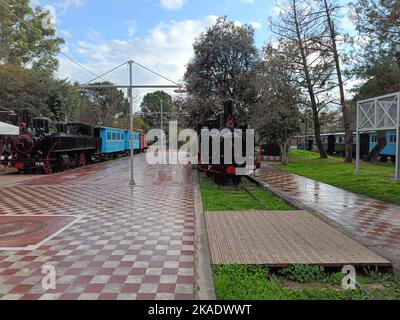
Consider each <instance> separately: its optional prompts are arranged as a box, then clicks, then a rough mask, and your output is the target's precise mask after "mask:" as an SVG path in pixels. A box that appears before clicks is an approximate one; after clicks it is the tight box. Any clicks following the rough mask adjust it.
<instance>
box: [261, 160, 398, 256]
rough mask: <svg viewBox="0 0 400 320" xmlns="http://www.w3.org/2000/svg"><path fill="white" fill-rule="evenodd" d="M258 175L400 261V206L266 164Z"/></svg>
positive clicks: (263, 180) (262, 179)
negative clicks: (278, 169)
mask: <svg viewBox="0 0 400 320" xmlns="http://www.w3.org/2000/svg"><path fill="white" fill-rule="evenodd" d="M257 176H258V178H257V179H259V180H261V181H262V182H266V183H267V184H269V185H271V186H273V187H275V188H277V189H279V190H281V191H283V192H285V193H286V194H287V195H288V196H290V197H292V198H293V199H295V200H297V201H299V202H301V203H303V204H305V205H307V206H308V207H311V208H313V209H314V210H316V211H317V212H319V213H320V214H322V215H324V216H326V217H327V218H329V219H331V220H333V221H334V222H336V223H338V224H339V225H341V226H343V227H344V228H345V229H347V230H348V231H349V232H351V233H352V234H354V235H356V236H358V237H360V238H363V239H366V241H367V242H368V243H370V244H371V245H373V246H375V248H382V249H383V250H385V251H386V252H388V253H390V255H391V256H392V257H389V259H390V258H392V259H391V260H392V261H393V260H394V262H395V263H399V262H400V207H399V206H396V205H392V204H388V203H384V202H381V201H377V200H374V199H371V198H368V197H364V196H360V195H356V194H354V193H351V192H347V191H344V190H341V189H338V188H335V187H332V186H330V185H327V184H324V183H320V182H317V181H314V180H311V179H308V178H304V177H300V176H298V175H294V174H290V173H286V172H281V171H277V170H276V169H274V168H271V167H262V168H261V169H259V170H258V172H257Z"/></svg>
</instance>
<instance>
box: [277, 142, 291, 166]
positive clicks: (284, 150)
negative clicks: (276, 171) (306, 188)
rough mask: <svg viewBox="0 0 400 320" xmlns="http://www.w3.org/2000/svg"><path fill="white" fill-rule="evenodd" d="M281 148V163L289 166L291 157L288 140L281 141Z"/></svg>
mask: <svg viewBox="0 0 400 320" xmlns="http://www.w3.org/2000/svg"><path fill="white" fill-rule="evenodd" d="M279 148H280V149H281V163H282V164H284V165H287V164H289V155H288V149H289V143H288V140H287V139H285V140H281V141H279Z"/></svg>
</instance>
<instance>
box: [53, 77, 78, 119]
mask: <svg viewBox="0 0 400 320" xmlns="http://www.w3.org/2000/svg"><path fill="white" fill-rule="evenodd" d="M80 103H81V97H80V94H79V87H78V86H77V85H73V84H71V83H70V82H68V81H66V80H55V79H54V80H53V79H52V80H51V81H50V86H49V97H48V108H49V111H50V116H49V117H50V118H51V119H53V120H55V121H65V120H68V121H71V122H73V121H77V120H78V118H79V111H80V109H79V107H80Z"/></svg>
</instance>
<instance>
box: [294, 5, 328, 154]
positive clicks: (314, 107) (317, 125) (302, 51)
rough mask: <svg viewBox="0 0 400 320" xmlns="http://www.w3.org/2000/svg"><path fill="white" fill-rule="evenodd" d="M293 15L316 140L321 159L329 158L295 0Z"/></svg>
mask: <svg viewBox="0 0 400 320" xmlns="http://www.w3.org/2000/svg"><path fill="white" fill-rule="evenodd" d="M293 15H294V21H295V24H296V36H297V43H298V47H299V51H300V55H301V60H302V65H303V68H304V75H305V80H306V83H307V90H308V94H309V96H310V102H311V109H312V112H313V121H314V134H315V142H316V145H317V148H318V151H319V154H320V157H321V159H327V158H328V154H327V153H326V150H325V147H324V145H323V143H322V139H321V124H320V122H319V112H318V106H317V100H316V97H315V91H314V86H313V83H312V80H311V74H310V69H309V66H308V62H307V55H306V51H305V48H304V44H303V38H302V34H301V31H300V27H299V21H298V16H297V6H296V1H293Z"/></svg>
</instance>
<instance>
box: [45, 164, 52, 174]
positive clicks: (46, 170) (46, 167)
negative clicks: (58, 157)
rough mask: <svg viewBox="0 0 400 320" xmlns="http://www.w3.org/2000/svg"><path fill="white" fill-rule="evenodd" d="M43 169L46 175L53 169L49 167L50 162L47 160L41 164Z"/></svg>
mask: <svg viewBox="0 0 400 320" xmlns="http://www.w3.org/2000/svg"><path fill="white" fill-rule="evenodd" d="M43 170H44V172H45V173H46V174H48V175H50V174H52V173H53V170H52V168H51V164H50V162H49V161H46V162H45V163H44V164H43Z"/></svg>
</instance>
